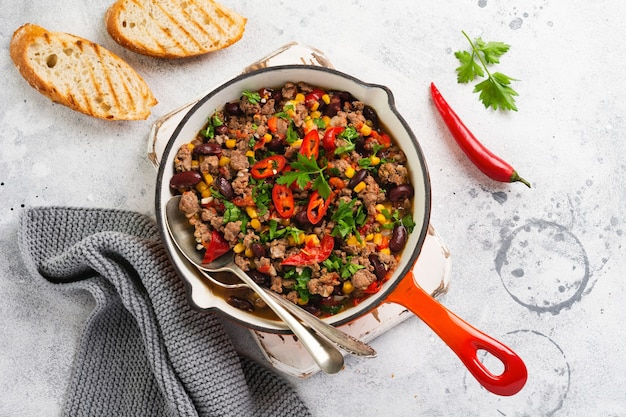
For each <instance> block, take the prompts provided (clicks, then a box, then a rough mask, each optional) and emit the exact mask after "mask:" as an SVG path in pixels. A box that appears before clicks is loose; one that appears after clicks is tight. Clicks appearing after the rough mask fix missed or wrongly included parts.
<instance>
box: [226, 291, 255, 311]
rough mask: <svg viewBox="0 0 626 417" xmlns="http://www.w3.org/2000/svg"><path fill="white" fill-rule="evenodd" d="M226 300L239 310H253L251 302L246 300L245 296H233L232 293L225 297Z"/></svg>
mask: <svg viewBox="0 0 626 417" xmlns="http://www.w3.org/2000/svg"><path fill="white" fill-rule="evenodd" d="M226 302H227V303H228V304H230V305H231V306H233V307H235V308H238V309H240V310H245V311H254V305H253V304H252V302H250V301H249V300H246V299H245V298H240V297H235V296H234V295H231V296H230V297H228V298H227V299H226Z"/></svg>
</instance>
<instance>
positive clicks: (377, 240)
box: [372, 233, 383, 245]
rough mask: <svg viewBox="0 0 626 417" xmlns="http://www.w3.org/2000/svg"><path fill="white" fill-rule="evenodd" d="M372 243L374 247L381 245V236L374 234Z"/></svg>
mask: <svg viewBox="0 0 626 417" xmlns="http://www.w3.org/2000/svg"><path fill="white" fill-rule="evenodd" d="M372 242H373V243H374V244H375V245H380V244H381V243H383V235H382V234H381V233H375V234H374V239H372Z"/></svg>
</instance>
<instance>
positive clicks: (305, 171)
mask: <svg viewBox="0 0 626 417" xmlns="http://www.w3.org/2000/svg"><path fill="white" fill-rule="evenodd" d="M297 157H298V159H297V160H296V161H294V162H292V163H290V164H289V166H291V168H293V171H288V172H283V173H282V174H281V176H280V177H278V178H277V179H276V182H277V183H278V184H284V185H291V184H293V183H294V182H295V183H296V184H298V186H299V187H300V188H301V189H303V190H304V189H305V188H306V186H307V185H308V184H309V183H311V186H312V187H313V189H314V190H317V191H318V192H319V193H320V196H322V198H324V199H327V198H328V197H329V196H330V192H331V190H330V186H329V185H328V182H327V181H326V177H325V176H324V170H325V169H326V167H325V166H324V167H320V166H319V165H318V164H317V161H316V160H315V157H314V156H311V158H307V157H306V156H304V155H302V154H301V153H298V156H297Z"/></svg>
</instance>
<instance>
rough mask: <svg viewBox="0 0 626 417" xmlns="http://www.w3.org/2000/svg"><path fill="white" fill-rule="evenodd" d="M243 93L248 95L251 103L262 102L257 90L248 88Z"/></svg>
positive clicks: (245, 95)
mask: <svg viewBox="0 0 626 417" xmlns="http://www.w3.org/2000/svg"><path fill="white" fill-rule="evenodd" d="M241 95H242V96H244V97H246V98H247V99H248V102H249V103H250V104H259V103H260V102H261V95H260V94H259V93H257V92H252V91H249V90H246V91H244V92H243V93H241Z"/></svg>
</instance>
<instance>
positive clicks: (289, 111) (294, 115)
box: [287, 109, 296, 119]
mask: <svg viewBox="0 0 626 417" xmlns="http://www.w3.org/2000/svg"><path fill="white" fill-rule="evenodd" d="M287 116H289V117H291V118H292V119H295V118H296V111H295V110H294V109H289V110H287Z"/></svg>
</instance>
